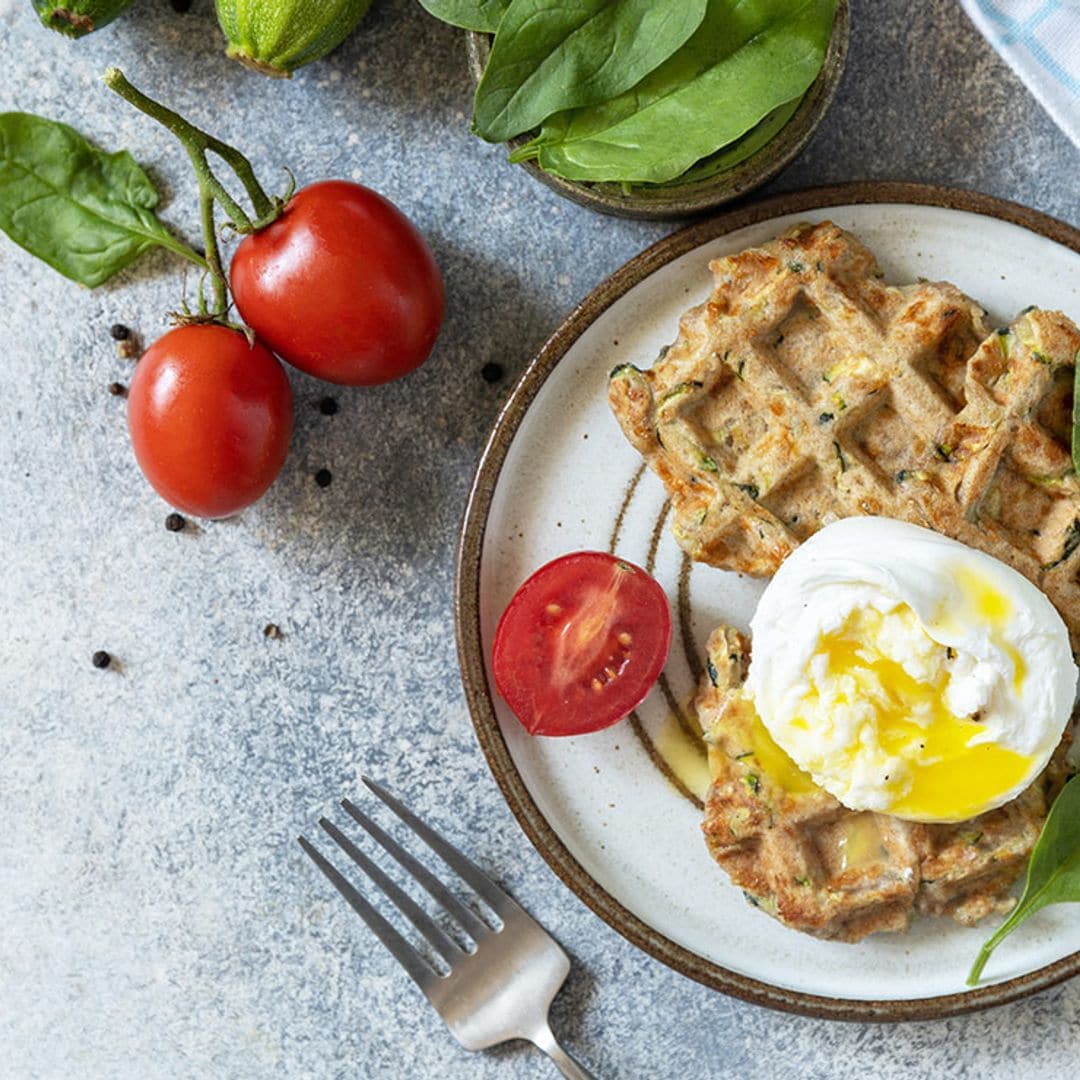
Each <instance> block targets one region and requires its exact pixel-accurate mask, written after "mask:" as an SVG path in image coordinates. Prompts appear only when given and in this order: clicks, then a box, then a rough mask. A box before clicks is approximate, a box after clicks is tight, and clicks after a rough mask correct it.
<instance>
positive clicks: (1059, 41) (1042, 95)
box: [961, 0, 1080, 147]
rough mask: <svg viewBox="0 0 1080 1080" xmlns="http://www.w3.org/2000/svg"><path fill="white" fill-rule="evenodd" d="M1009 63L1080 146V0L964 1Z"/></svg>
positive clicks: (975, 19)
mask: <svg viewBox="0 0 1080 1080" xmlns="http://www.w3.org/2000/svg"><path fill="white" fill-rule="evenodd" d="M961 2H962V3H963V5H964V8H965V10H966V11H967V13H968V15H970V16H971V18H972V21H973V22H974V23H975V25H976V26H977V27H978V28H979V29H980V30H981V31H982V33H983V35H984V36H985V37H986V38H987V39H988V40H989V41H990V43H991V44H992V45H993V46H994V48H995V49H997V51H998V52H999V53H1001V55H1002V56H1003V57H1004V59H1005V61H1006V63H1008V65H1009V67H1011V68H1012V69H1013V71H1015V72H1016V74H1017V75H1019V76H1020V78H1021V80H1022V81H1023V82H1024V84H1025V85H1026V86H1027V87H1028V89H1029V90H1031V92H1032V93H1033V94H1034V95H1035V97H1036V98H1038V99H1039V101H1040V102H1041V103H1042V105H1043V106H1044V107H1045V109H1046V111H1047V112H1048V113H1050V115H1051V116H1052V117H1053V118H1054V120H1055V121H1056V122H1057V124H1058V126H1059V127H1060V128H1061V129H1062V130H1063V131H1064V132H1065V134H1066V135H1068V136H1069V138H1070V139H1071V140H1072V141H1073V143H1074V145H1076V146H1078V147H1080V0H961Z"/></svg>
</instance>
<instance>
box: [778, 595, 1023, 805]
mask: <svg viewBox="0 0 1080 1080" xmlns="http://www.w3.org/2000/svg"><path fill="white" fill-rule="evenodd" d="M977 603H978V605H979V606H980V607H981V608H982V610H983V611H984V613H985V615H986V617H987V618H988V619H990V618H992V619H995V620H996V619H1002V618H1007V617H1008V606H1007V604H1008V602H1007V600H1006V599H1005V598H1004V597H1001V596H1000V595H999V594H995V593H993V591H992V590H988V591H987V592H985V593H983V594H981V595H980V597H979V599H978V601H977ZM895 620H900V627H899V629H900V630H902V631H903V635H902V636H901V635H899V634H898V625H897V623H896V621H895ZM915 635H921V637H922V638H923V639H925V641H924V640H921V639H919V638H917V637H915ZM885 637H888V638H889V639H890V640H892V641H893V642H896V641H897V640H901V641H902V640H903V637H907V638H908V639H909V640H910V641H911V642H912V645H913V649H914V648H915V647H917V648H919V649H920V650H922V652H923V653H924V654H925V655H924V659H925V656H926V655H928V656H929V657H930V660H931V663H930V664H929V670H930V676H929V681H919V680H918V679H916V678H914V677H913V676H912V675H911V674H909V673H908V671H906V670H905V669H904V667H903V666H902V664H901V663H900V662H898V661H897V660H895V659H893V658H892V657H890V656H887V655H885V654H884V653H883V652H882V651H881V644H880V643H881V642H882V641H883V639H884V638H885ZM927 642H930V639H929V637H928V636H927V635H926V632H925V631H924V630H923V629H922V626H921V624H920V623H919V621H918V618H917V616H916V615H915V613H914V611H912V609H911V608H910V607H908V606H907V605H900V606H899V607H898V608H896V609H894V610H893V611H891V612H888V613H887V614H884V615H883V614H882V613H881V612H879V611H875V610H870V609H860V610H858V611H855V612H853V613H852V614H851V615H850V616H849V617H848V619H847V620H846V622H845V623H844V624H843V626H842V627H841V628H840V629H839V630H838V631H836V632H835V633H832V634H828V635H825V636H823V637H822V639H821V641H820V643H819V646H818V650H817V654H818V655H819V656H824V657H825V674H824V678H822V679H821V680H820V683H819V684H818V685H815V686H814V687H813V688H812V689H811V690H810V692H809V693H808V694H807V695H806V696H805V697H804V698H803V700H802V702H801V705H800V710H799V714H798V715H797V716H796V717H794V718H793V719H792V721H791V724H792V726H793V727H796V728H801V729H804V730H807V729H815V728H816V729H818V730H821V729H822V726H824V729H825V730H835V723H836V721H837V720H842V721H847V722H848V723H849V724H850V725H851V729H852V730H853V732H854V735H853V737H852V738H851V739H850V740H849V743H848V745H847V746H846V747H845V749H844V754H845V757H846V759H847V762H846V763H847V766H848V767H849V769H848V771H851V770H850V766H852V765H853V764H854V762H855V759H856V757H857V756H858V757H859V758H861V759H862V761H863V762H864V763H865V762H866V761H870V762H871V763H877V762H880V766H881V770H882V771H881V776H880V780H879V782H880V786H881V788H882V790H884V791H885V792H887V793H888V794H890V795H892V796H893V799H892V801H891V803H890V804H889V805H888V806H887V807H883V809H884V810H885V812H887V813H893V814H899V815H902V816H904V817H910V818H916V819H923V820H939V821H943V820H944V821H948V820H952V821H958V820H961V819H963V818H966V817H971V816H974V815H975V814H978V813H981V812H982V811H983V810H984V809H985V808H986V806H987V805H988V804H990V803H992V802H993V801H994V800H995V799H996V798H997V797H998V796H1000V795H1001V793H1002V792H1005V791H1008V790H1009V789H1010V788H1012V787H1014V786H1015V785H1017V784H1019V783H1020V782H1021V781H1022V780H1023V779H1024V777H1025V776H1026V775H1027V774H1028V771H1029V769H1030V767H1031V759H1030V758H1029V757H1027V756H1025V755H1023V754H1019V753H1016V752H1015V751H1012V750H1008V749H1005V748H1003V747H1000V746H997V745H995V744H993V743H981V744H978V745H975V746H971V745H969V744H970V742H971V740H972V739H973V738H975V737H976V736H977V735H979V734H980V733H981V732H982V731H983V730H984V729H983V726H982V725H981V724H980V723H979V722H978V720H977V718H974V717H971V718H968V717H958V716H955V715H953V713H952V712H950V711H949V709H948V707H947V706H946V704H945V690H946V687H947V685H948V681H949V672H948V669H947V667H946V664H945V660H946V657H947V653H946V649H945V648H944V647H943V646H940V645H938V644H937V643H935V642H930V645H932V647H933V649H934V650H939V651H940V660H937V659H936V658H935V657H934V655H933V654H932V653H929V651H928V647H927V644H926V643H927ZM807 718H809V719H807ZM897 758H899V759H900V762H901V764H900V767H897V763H896V759H897ZM890 760H891V761H892V762H893V764H892V765H890V764H889V762H890ZM819 764H820V766H821V768H820V769H819V768H818V767H817V766H818V765H819ZM830 764H835V748H834V752H833V754H829V755H826V759H825V760H822V761H821V762H820V763H814V765H812V771H813V772H815V773H818V774H819V775H820V774H821V773H823V772H826V771H831V770H829V768H828V767H829V765H830Z"/></svg>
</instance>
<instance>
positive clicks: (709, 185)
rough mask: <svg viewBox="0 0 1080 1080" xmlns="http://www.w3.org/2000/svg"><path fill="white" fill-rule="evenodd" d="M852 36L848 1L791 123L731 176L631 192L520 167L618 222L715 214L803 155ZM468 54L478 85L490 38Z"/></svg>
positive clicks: (473, 39)
mask: <svg viewBox="0 0 1080 1080" xmlns="http://www.w3.org/2000/svg"><path fill="white" fill-rule="evenodd" d="M848 30H849V17H848V0H840V2H839V3H838V4H837V6H836V19H835V21H834V23H833V31H832V37H831V39H830V41H829V48H828V50H827V51H826V53H825V60H824V62H823V63H822V65H821V71H820V72H819V73H818V77H817V78H816V79H815V80H814V82H813V83H812V84H811V86H810V89H809V90H807V92H806V94H805V95H804V96H803V99H802V101H801V102H800V104H799V106H798V108H797V109H796V110H795V112H794V113H793V114H792V116H791V119H790V120H788V122H787V123H786V124H785V125H784V126H783V127H782V128H781V129H780V131H779V132H778V133H777V134H776V135H774V136H773V138H772V139H770V140H769V142H767V143H766V144H765V145H764V146H763V147H762V148H761V149H760V150H758V151H757V152H756V153H755V154H753V155H752V156H751V157H749V158H747V159H746V160H745V161H742V162H740V163H739V164H738V165H736V166H734V168H732V169H729V170H728V171H727V172H723V173H720V174H718V175H716V176H713V177H710V178H709V179H707V180H699V181H697V182H695V183H689V184H671V185H664V186H662V187H648V186H643V185H639V186H635V187H633V188H631V189H630V190H629V191H627V190H625V189H624V188H623V187H622V185H621V184H616V183H595V184H593V183H586V182H579V181H576V180H564V179H563V178H562V177H560V176H553V175H552V174H551V173H547V172H544V170H543V169H541V168H540V166H539V165H537V164H536V162H535V161H526V162H522V164H521V166H520V167H521V168H523V169H525V170H527V171H528V172H530V173H532V175H533V176H534V177H536V179H537V180H539V181H541V183H544V184H547V186H548V187H549V188H552V189H553V190H554V191H557V192H558V193H559V194H560V195H562V196H564V197H565V198H567V199H570V200H572V201H573V202H576V203H579V204H580V205H581V206H587V207H589V208H590V209H592V210H599V211H600V212H601V213H604V214H614V215H616V216H617V217H627V218H647V219H660V220H662V219H666V218H681V217H690V216H692V215H694V214H703V213H705V212H706V211H707V210H714V209H715V208H716V207H718V206H722V205H723V204H724V203H728V202H731V201H732V200H733V199H738V198H740V197H741V196H743V195H745V194H747V193H748V192H750V191H753V190H754V189H755V188H759V187H761V186H762V184H766V183H768V181H770V180H771V179H772V178H773V177H774V176H776V175H777V174H778V173H779V172H780V171H781V170H783V169H784V168H786V167H787V166H788V165H790V164H791V162H792V161H794V160H795V158H796V157H798V155H799V154H800V153H801V152H802V150H803V148H804V147H805V146H806V144H807V143H808V142H809V141H810V138H811V136H812V135H813V134H814V132H815V131H816V130H817V126H818V124H820V123H821V121H822V118H823V117H824V116H825V113H826V112H827V111H828V109H829V105H831V104H832V100H833V98H834V97H835V96H836V90H837V87H838V86H839V85H840V79H841V77H842V76H843V73H844V62H845V61H846V59H847V49H848ZM468 48H469V68H470V70H471V72H472V76H473V81H474V83H479V81H480V76H481V75H482V74H483V71H484V66H485V64H486V63H487V60H488V55H489V54H490V52H491V37H490V35H488V34H475V33H470V34H469V35H468ZM526 141H527V140H525V139H515V140H513V141H511V142H510V143H509V144H508V146H509V147H511V148H514V147H517V146H519V145H522V144H523V143H524V142H526Z"/></svg>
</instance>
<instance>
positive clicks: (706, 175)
mask: <svg viewBox="0 0 1080 1080" xmlns="http://www.w3.org/2000/svg"><path fill="white" fill-rule="evenodd" d="M802 100H803V99H802V98H801V97H797V98H796V99H795V100H794V101H789V102H787V103H786V104H784V105H781V106H780V108H779V109H773V111H772V112H771V113H769V115H768V116H766V117H765V119H764V120H762V121H761V123H760V124H757V125H756V126H755V127H753V128H751V129H750V130H749V131H748V132H747V133H746V134H745V135H743V136H742V137H741V138H739V139H736V140H735V142H733V143H729V144H728V145H727V146H725V147H723V148H722V149H720V150H717V151H716V153H715V154H710V155H709V156H708V157H707V158H702V159H701V161H699V162H697V163H696V164H694V165H691V166H690V168H689V169H687V170H686V172H684V173H680V174H679V175H678V176H676V177H675V179H674V180H668V181H665V184H663V185H650V186H656V187H661V186H667V185H671V184H697V183H700V182H701V181H702V180H710V179H712V177H714V176H718V175H719V174H720V173H723V172H727V171H728V170H729V169H734V168H735V166H736V165H739V164H741V163H742V162H744V161H745V160H746V159H747V158H749V157H753V155H754V154H756V153H757V152H758V151H759V150H760V149H761V148H762V147H763V146H764V145H765V144H766V143H768V142H771V141H772V140H773V138H774V137H775V136H776V135H778V134H779V133H780V131H781V129H782V128H783V127H784V125H785V124H786V123H787V122H788V121H789V120H790V119H791V118H792V116H793V115H794V114H795V110H796V109H798V107H799V106H800V105H801V104H802ZM643 186H644V185H643Z"/></svg>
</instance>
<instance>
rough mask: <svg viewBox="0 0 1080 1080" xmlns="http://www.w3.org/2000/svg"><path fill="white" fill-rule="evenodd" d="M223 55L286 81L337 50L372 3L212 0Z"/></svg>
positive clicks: (350, 0) (356, 0)
mask: <svg viewBox="0 0 1080 1080" xmlns="http://www.w3.org/2000/svg"><path fill="white" fill-rule="evenodd" d="M216 4H217V16H218V22H219V23H220V24H221V29H222V32H223V33H224V34H225V39H226V41H227V42H228V47H227V48H226V50H225V52H226V54H227V55H228V56H230V57H231V58H232V59H233V60H239V61H240V63H242V64H244V65H245V66H246V67H249V68H252V69H254V70H255V71H261V72H262V73H263V74H264V75H270V76H273V77H274V78H279V79H287V78H289V77H290V76H291V75H292V73H293V72H294V71H295V70H296V69H297V68H299V67H303V66H304V65H305V64H310V63H311V62H312V61H313V60H320V59H321V58H322V57H324V56H325V55H326V54H327V53H328V52H330V51H331V50H332V49H336V48H337V47H338V46H339V45H340V44H341V43H342V42H343V41H344V40H345V39H346V38H347V37H348V36H349V35H350V34H351V33H352V32H353V30H355V29H356V26H357V24H358V23H359V22H360V20H361V19H362V18H363V17H364V16H365V15H366V14H367V10H368V8H369V7H370V6H371V0H246V2H245V0H216Z"/></svg>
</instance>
